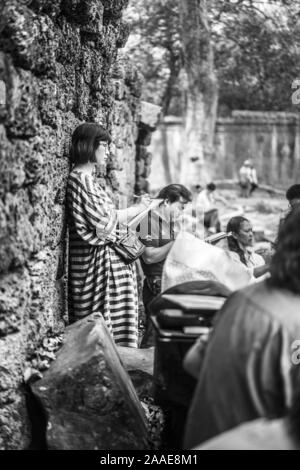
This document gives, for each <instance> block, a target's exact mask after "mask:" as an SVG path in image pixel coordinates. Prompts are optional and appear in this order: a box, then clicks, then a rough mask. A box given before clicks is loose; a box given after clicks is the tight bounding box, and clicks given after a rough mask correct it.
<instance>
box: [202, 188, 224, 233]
mask: <svg viewBox="0 0 300 470" xmlns="http://www.w3.org/2000/svg"><path fill="white" fill-rule="evenodd" d="M216 188H217V186H216V185H215V183H209V184H208V185H207V186H206V189H202V191H201V192H200V193H199V195H198V196H197V200H196V208H197V211H203V212H204V227H205V228H206V229H207V231H208V233H209V234H213V233H217V232H220V231H221V223H220V219H219V211H218V209H217V208H216V202H217V201H220V202H222V203H223V204H225V205H226V206H227V205H228V204H227V201H226V199H224V198H223V197H222V196H220V195H218V194H216V193H215V191H216Z"/></svg>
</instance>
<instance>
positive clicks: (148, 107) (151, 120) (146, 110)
mask: <svg viewBox="0 0 300 470" xmlns="http://www.w3.org/2000/svg"><path fill="white" fill-rule="evenodd" d="M160 113H161V107H160V106H156V105H155V104H152V103H147V102H146V101H142V103H141V123H142V124H144V125H145V126H147V127H149V128H150V129H153V130H154V129H155V127H156V126H157V124H158V120H159V117H160Z"/></svg>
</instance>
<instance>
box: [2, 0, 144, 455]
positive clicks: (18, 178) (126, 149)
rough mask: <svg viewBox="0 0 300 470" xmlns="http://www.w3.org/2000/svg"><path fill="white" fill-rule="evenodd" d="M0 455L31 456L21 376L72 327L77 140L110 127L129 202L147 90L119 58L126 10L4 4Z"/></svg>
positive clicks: (47, 0)
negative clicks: (70, 246) (71, 192)
mask: <svg viewBox="0 0 300 470" xmlns="http://www.w3.org/2000/svg"><path fill="white" fill-rule="evenodd" d="M0 3H1V6H0V8H1V16H0V88H1V90H0V100H1V102H0V357H1V365H0V449H21V448H26V447H27V446H28V444H29V442H30V423H29V420H28V416H27V412H26V408H25V394H24V389H23V374H24V373H26V370H27V368H28V367H29V366H30V365H31V358H32V357H33V355H34V353H35V352H36V348H37V346H38V345H39V344H40V343H41V341H42V340H43V338H45V337H46V336H47V335H48V336H49V335H51V334H55V333H57V332H59V331H62V330H63V329H64V327H65V324H66V323H67V321H68V318H67V315H66V308H65V307H66V305H65V301H64V299H65V297H66V296H65V293H64V286H65V281H66V270H65V265H66V249H65V238H66V231H65V209H64V200H65V184H66V179H67V176H68V172H69V162H68V149H69V140H70V135H71V133H72V131H73V130H74V128H75V127H76V126H77V125H78V124H79V123H80V122H82V121H96V122H99V123H101V124H103V125H105V126H107V127H108V129H109V130H110V131H111V133H112V137H113V144H114V145H112V146H111V157H110V161H109V167H108V172H107V175H106V176H107V180H108V182H109V183H110V184H111V187H112V189H113V190H114V191H115V192H118V193H123V194H125V195H129V197H130V196H131V195H132V192H133V188H134V183H135V142H136V140H137V138H138V132H139V119H140V93H141V81H140V77H139V76H138V74H137V72H136V71H135V70H134V69H133V68H132V67H131V65H130V63H129V61H128V60H127V59H126V58H122V57H118V56H117V53H118V49H119V48H121V47H122V46H123V45H124V44H125V42H126V39H127V35H128V29H127V27H126V25H125V24H123V23H122V19H121V16H122V10H123V8H124V7H125V5H126V3H127V0H118V1H116V0H101V1H100V0H88V1H84V0H64V1H63V2H62V1H61V0H8V1H5V0H1V2H0Z"/></svg>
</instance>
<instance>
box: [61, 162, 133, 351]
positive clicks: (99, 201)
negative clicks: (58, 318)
mask: <svg viewBox="0 0 300 470" xmlns="http://www.w3.org/2000/svg"><path fill="white" fill-rule="evenodd" d="M67 211H68V223H69V235H70V244H69V245H70V252H69V260H70V265H69V284H70V289H69V292H70V308H71V311H72V313H73V315H74V316H75V318H76V319H80V318H83V317H85V316H86V315H89V314H91V313H96V312H97V313H98V312H100V313H101V314H102V315H103V318H104V319H105V321H106V324H107V326H108V329H109V331H110V333H111V335H112V337H113V339H114V341H115V342H116V343H118V344H119V345H122V346H129V347H137V341H138V293H137V282H136V271H135V265H134V264H129V265H126V264H125V263H124V262H123V261H122V259H121V258H120V256H119V255H118V254H117V253H116V252H115V250H114V249H113V248H112V246H110V244H109V242H113V241H115V240H116V237H117V236H118V232H117V215H116V210H115V207H114V205H113V203H112V201H111V199H110V198H109V196H108V195H107V194H106V192H105V191H104V190H103V188H101V186H100V185H99V183H98V182H97V181H96V180H95V178H94V177H93V176H92V175H88V174H87V173H84V172H80V171H76V170H73V172H72V173H71V174H70V176H69V179H68V185H67Z"/></svg>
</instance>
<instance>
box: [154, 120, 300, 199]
mask: <svg viewBox="0 0 300 470" xmlns="http://www.w3.org/2000/svg"><path fill="white" fill-rule="evenodd" d="M182 141H183V124H182V120H181V119H180V118H176V117H167V118H165V121H164V124H162V125H161V127H160V128H159V129H158V130H157V131H156V132H155V133H154V134H153V137H152V141H151V146H150V151H151V152H152V153H153V164H152V175H155V176H152V175H151V176H150V179H149V182H150V186H151V189H153V190H156V189H158V188H160V187H162V186H164V185H165V184H167V183H169V182H170V178H169V179H168V173H167V172H166V168H165V165H163V159H166V158H168V161H169V163H170V165H169V166H170V171H169V173H170V174H171V180H172V181H173V182H178V181H179V180H180V167H181V162H182V159H183V158H184V157H185V151H184V148H182V145H181V142H182ZM249 158H251V159H252V160H253V161H254V164H255V167H256V169H257V175H258V178H259V181H260V182H261V183H264V184H270V185H274V186H276V187H278V188H286V187H288V186H289V185H291V184H293V183H295V182H296V181H298V182H299V179H300V118H299V116H298V115H297V114H293V113H284V112H258V111H234V112H233V113H232V116H231V117H228V118H218V120H217V125H216V133H215V154H214V157H213V160H212V161H211V162H210V168H211V179H223V178H226V179H235V178H237V176H238V170H239V168H240V167H241V165H242V163H243V161H244V160H246V159H249ZM197 165H198V162H194V170H193V169H192V170H191V175H190V184H195V183H196V182H197V181H196V180H195V175H197V172H198V170H199V169H198V168H197Z"/></svg>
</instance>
